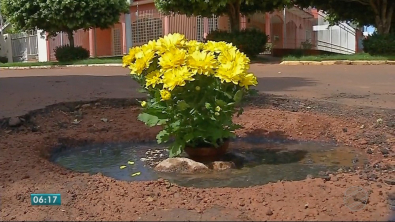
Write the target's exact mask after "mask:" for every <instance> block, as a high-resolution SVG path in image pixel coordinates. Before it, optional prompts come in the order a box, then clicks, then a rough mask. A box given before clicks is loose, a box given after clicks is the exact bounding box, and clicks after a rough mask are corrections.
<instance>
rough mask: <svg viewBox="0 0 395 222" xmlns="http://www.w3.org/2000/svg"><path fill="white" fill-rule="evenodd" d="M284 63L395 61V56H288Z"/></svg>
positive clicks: (359, 54)
mask: <svg viewBox="0 0 395 222" xmlns="http://www.w3.org/2000/svg"><path fill="white" fill-rule="evenodd" d="M282 60H283V61H317V62H320V61H329V60H350V61H356V60H387V61H388V60H392V61H394V60H395V55H393V56H372V55H369V54H367V53H358V54H352V55H319V56H300V57H297V56H286V57H283V58H282Z"/></svg>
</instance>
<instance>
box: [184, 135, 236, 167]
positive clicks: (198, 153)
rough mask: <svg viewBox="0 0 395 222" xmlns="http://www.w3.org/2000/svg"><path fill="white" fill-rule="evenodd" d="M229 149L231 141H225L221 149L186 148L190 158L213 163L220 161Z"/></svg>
mask: <svg viewBox="0 0 395 222" xmlns="http://www.w3.org/2000/svg"><path fill="white" fill-rule="evenodd" d="M228 148H229V140H228V139H226V140H224V143H223V144H222V145H220V146H219V147H214V146H212V147H210V146H209V147H185V149H184V150H185V152H186V153H187V154H188V156H189V158H190V159H192V160H194V161H198V162H212V161H217V160H219V159H220V158H221V157H222V156H223V155H224V154H225V153H226V152H227V151H228Z"/></svg>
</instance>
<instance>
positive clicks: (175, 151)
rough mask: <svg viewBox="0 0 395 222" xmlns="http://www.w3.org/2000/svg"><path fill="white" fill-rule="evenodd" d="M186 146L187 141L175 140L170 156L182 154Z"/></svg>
mask: <svg viewBox="0 0 395 222" xmlns="http://www.w3.org/2000/svg"><path fill="white" fill-rule="evenodd" d="M184 147H185V143H183V142H181V141H176V142H174V143H173V144H172V145H171V146H170V149H169V157H170V158H171V157H176V156H178V155H180V154H181V153H182V151H183V149H184Z"/></svg>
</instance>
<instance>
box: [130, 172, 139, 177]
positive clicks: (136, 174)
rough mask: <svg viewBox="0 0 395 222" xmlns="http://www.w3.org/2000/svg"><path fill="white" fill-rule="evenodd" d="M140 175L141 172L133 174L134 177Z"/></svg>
mask: <svg viewBox="0 0 395 222" xmlns="http://www.w3.org/2000/svg"><path fill="white" fill-rule="evenodd" d="M140 174H141V173H140V172H137V173H134V174H132V177H135V176H138V175H140Z"/></svg>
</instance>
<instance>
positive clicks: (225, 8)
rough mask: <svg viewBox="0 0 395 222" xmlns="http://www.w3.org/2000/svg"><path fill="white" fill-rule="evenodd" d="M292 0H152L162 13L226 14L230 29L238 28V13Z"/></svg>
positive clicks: (274, 5) (276, 5) (278, 5)
mask: <svg viewBox="0 0 395 222" xmlns="http://www.w3.org/2000/svg"><path fill="white" fill-rule="evenodd" d="M292 1H293V0H215V1H213V0H154V2H155V6H156V8H157V9H158V10H159V11H160V12H162V13H164V14H170V13H179V14H185V15H187V16H204V17H210V16H212V15H218V16H220V15H227V16H228V17H229V20H230V27H231V30H232V31H234V30H240V16H239V15H240V14H242V15H249V14H253V13H256V12H270V11H273V10H275V9H278V8H284V7H285V6H289V5H291V2H292Z"/></svg>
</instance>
